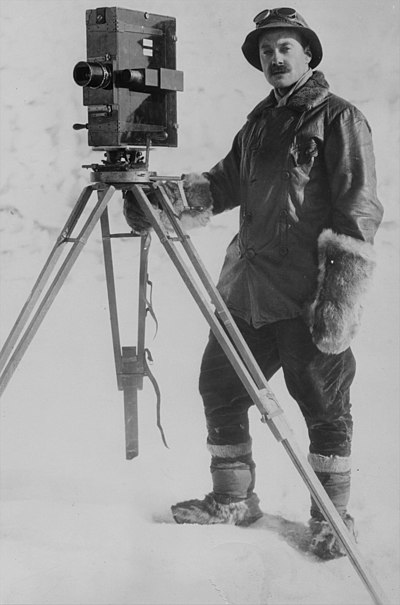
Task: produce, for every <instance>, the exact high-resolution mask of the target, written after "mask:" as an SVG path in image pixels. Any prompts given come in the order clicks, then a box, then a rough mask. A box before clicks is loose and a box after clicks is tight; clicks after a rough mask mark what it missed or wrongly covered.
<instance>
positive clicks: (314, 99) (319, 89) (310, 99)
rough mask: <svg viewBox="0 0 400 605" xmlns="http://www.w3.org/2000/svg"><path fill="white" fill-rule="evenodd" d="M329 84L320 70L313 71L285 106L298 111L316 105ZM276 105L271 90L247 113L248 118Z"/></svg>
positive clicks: (255, 116) (325, 93)
mask: <svg viewBox="0 0 400 605" xmlns="http://www.w3.org/2000/svg"><path fill="white" fill-rule="evenodd" d="M328 94H329V84H328V82H327V81H326V80H325V77H324V74H323V73H322V72H321V71H314V73H313V75H312V76H311V78H310V79H309V80H307V82H306V83H305V84H304V86H302V87H301V88H299V90H298V91H297V92H295V93H294V94H293V95H292V96H291V97H290V99H289V100H288V103H287V105H286V107H288V108H290V109H294V110H295V111H298V112H303V111H308V110H310V109H312V108H313V107H316V106H317V105H319V104H320V103H322V101H323V100H324V99H325V98H326V97H327V96H328ZM270 107H276V98H275V94H274V91H273V90H272V91H271V92H270V94H269V95H268V97H267V98H266V99H263V100H262V101H261V103H259V104H258V105H256V107H255V108H254V109H253V111H252V112H251V113H250V114H249V116H248V118H249V119H254V118H257V117H258V116H259V115H260V114H261V113H262V112H263V111H264V109H267V108H270Z"/></svg>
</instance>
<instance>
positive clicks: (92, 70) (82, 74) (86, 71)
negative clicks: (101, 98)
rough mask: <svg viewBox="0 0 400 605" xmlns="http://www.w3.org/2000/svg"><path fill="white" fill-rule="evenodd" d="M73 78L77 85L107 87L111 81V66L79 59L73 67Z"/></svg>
mask: <svg viewBox="0 0 400 605" xmlns="http://www.w3.org/2000/svg"><path fill="white" fill-rule="evenodd" d="M73 78H74V80H75V82H76V83H77V84H78V86H89V88H108V87H109V86H110V84H111V81H112V71H111V66H110V65H105V64H104V63H94V62H91V61H79V63H77V64H76V65H75V67H74V73H73Z"/></svg>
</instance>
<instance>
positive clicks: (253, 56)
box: [242, 8, 322, 71]
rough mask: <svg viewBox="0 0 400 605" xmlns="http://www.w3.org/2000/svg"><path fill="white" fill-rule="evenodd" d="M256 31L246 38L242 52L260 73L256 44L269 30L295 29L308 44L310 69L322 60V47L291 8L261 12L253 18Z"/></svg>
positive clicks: (313, 33)
mask: <svg viewBox="0 0 400 605" xmlns="http://www.w3.org/2000/svg"><path fill="white" fill-rule="evenodd" d="M254 23H255V24H256V29H254V30H253V31H251V32H250V33H249V34H248V36H247V37H246V39H245V41H244V43H243V46H242V51H243V54H244V56H245V57H246V59H247V60H248V62H249V63H250V64H251V65H252V66H253V67H255V68H256V69H259V70H260V71H262V67H261V62H260V55H259V49H258V43H259V39H260V36H262V34H264V33H265V32H266V31H267V30H269V29H276V28H285V29H295V30H296V31H298V32H299V34H300V35H301V36H302V38H304V40H305V41H306V42H307V43H308V44H309V46H310V50H311V54H312V58H311V61H310V67H312V68H314V67H316V66H317V65H318V64H319V63H320V62H321V59H322V46H321V42H320V41H319V38H318V36H317V34H316V33H315V32H313V30H312V29H310V28H309V27H308V25H307V23H306V21H305V20H304V19H303V17H302V16H301V15H300V14H299V13H298V12H297V11H296V10H295V9H293V8H271V9H266V10H263V11H261V13H259V14H258V15H256V16H255V17H254Z"/></svg>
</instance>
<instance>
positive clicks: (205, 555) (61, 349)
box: [0, 0, 400, 605]
mask: <svg viewBox="0 0 400 605" xmlns="http://www.w3.org/2000/svg"><path fill="white" fill-rule="evenodd" d="M104 4H106V5H110V6H113V5H114V2H111V3H110V2H105V3H104V2H103V5H104ZM121 6H125V7H126V8H134V9H138V10H148V11H151V12H158V13H161V14H171V15H174V16H176V17H177V21H178V36H179V40H178V68H179V69H182V70H184V72H185V92H184V93H180V94H179V123H180V131H179V132H180V143H179V148H178V149H175V150H154V151H153V152H152V162H153V164H152V169H153V170H157V171H158V173H159V174H180V173H182V172H185V171H191V170H196V171H199V170H204V169H207V168H209V167H210V166H212V165H213V164H214V163H215V162H216V161H218V160H219V159H220V158H221V157H223V155H224V154H225V153H226V152H227V150H228V149H229V147H230V144H231V141H232V138H233V135H234V134H235V132H236V131H237V130H238V128H239V127H240V126H241V124H242V123H243V121H244V119H245V116H246V114H247V113H248V112H249V110H250V109H251V108H252V107H253V106H254V105H255V104H256V103H257V102H258V101H259V100H260V99H261V98H262V97H263V96H265V94H266V92H267V91H268V89H267V88H266V83H265V81H264V80H263V78H262V76H261V74H259V73H257V72H256V70H253V69H251V68H250V67H249V66H248V65H247V64H246V62H245V61H244V59H243V57H242V56H241V51H240V46H241V43H242V41H243V39H244V36H245V35H246V34H247V32H248V31H249V29H250V28H251V27H252V16H253V15H254V14H256V13H257V12H259V11H260V10H262V9H263V8H265V5H264V2H262V1H261V0H250V1H235V2H233V1H232V0H231V1H227V0H226V1H225V0H214V1H210V0H202V2H197V1H190V0H186V1H185V0H170V1H166V0H164V1H161V0H160V1H156V0H154V1H150V0H143V2H142V3H140V2H137V3H135V4H132V3H130V2H127V3H125V5H124V4H123V3H121ZM296 6H297V8H298V9H299V10H300V11H301V12H302V13H303V14H304V15H305V16H306V18H307V19H308V21H309V22H310V24H311V25H312V26H314V27H315V28H316V30H317V31H318V33H319V34H320V37H321V40H322V44H323V46H324V49H325V57H324V60H323V63H322V65H321V69H322V70H323V71H324V72H325V74H326V77H327V79H328V81H329V82H330V84H331V86H332V89H333V90H334V91H335V92H336V93H337V94H339V95H341V96H344V97H346V98H348V99H350V100H352V101H353V102H354V103H355V104H356V105H357V106H358V107H359V108H360V109H361V110H362V111H363V112H364V113H365V114H366V115H367V117H368V119H369V121H370V123H371V126H372V129H373V133H374V142H375V149H376V158H377V171H378V176H379V194H380V197H381V199H382V202H383V204H384V206H385V211H386V213H385V220H384V223H383V225H382V227H381V229H380V231H379V233H378V236H377V240H376V249H377V254H378V269H377V272H376V278H375V283H374V288H373V290H372V291H371V294H370V296H369V299H368V304H367V305H366V309H365V314H364V322H363V327H362V330H361V332H360V334H359V336H358V337H357V339H356V341H355V342H354V347H353V348H354V352H355V354H356V357H357V360H358V374H357V378H356V381H355V384H354V388H353V395H352V399H353V404H354V418H355V435H354V473H353V492H352V499H351V511H352V513H353V514H354V516H355V517H356V521H357V525H358V530H359V548H360V550H361V552H362V553H363V554H364V556H365V558H366V560H367V561H368V563H369V565H370V567H371V569H372V570H373V572H374V574H375V576H376V577H377V578H378V579H379V582H380V583H381V585H382V586H383V588H384V589H385V591H386V593H387V595H388V597H389V599H390V602H391V603H393V604H396V603H398V602H399V601H400V594H399V573H398V570H399V515H398V511H399V501H398V496H399V444H398V441H399V439H398V435H399V417H398V408H399V405H398V404H399V383H398V374H399V372H398V368H399V322H398V320H399V317H398V309H399V288H398V286H399V254H398V250H399V248H398V227H399V216H398V199H399V185H398V173H399V170H398V149H399V147H398V138H397V137H398V116H399V112H398V110H399V106H398V98H399V77H398V68H399V61H398V17H399V5H398V2H391V1H389V0H384V1H378V0H375V1H374V0H363V1H358V0H357V1H356V0H336V2H334V3H333V2H331V1H329V2H328V1H326V2H325V1H321V0H319V1H316V0H299V1H298V2H297V5H296ZM93 7H94V6H90V5H88V3H87V2H86V0H85V1H83V0H52V1H50V0H49V1H44V0H31V1H26V0H14V1H11V0H10V1H6V0H1V1H0V10H1V14H0V17H1V19H0V23H1V28H2V31H1V68H2V69H1V71H0V74H1V101H2V105H1V114H0V120H1V124H0V128H1V164H2V168H1V189H0V193H1V200H0V216H1V227H2V231H1V256H0V262H1V277H2V280H1V295H0V296H1V306H2V314H1V324H0V332H1V334H0V335H1V340H2V341H4V339H5V338H6V336H7V335H8V333H9V331H10V329H11V327H12V325H13V323H14V321H15V319H16V317H17V315H18V312H19V310H20V309H21V307H22V305H23V303H24V302H25V300H26V298H27V296H28V295H29V292H30V290H31V288H32V286H33V283H34V281H35V279H36V277H37V275H38V273H39V271H40V269H41V268H42V266H43V264H44V262H45V260H46V258H47V256H48V254H49V252H50V249H51V247H52V246H53V244H54V241H55V238H56V237H57V235H58V234H59V232H60V230H61V227H62V226H63V224H64V222H65V221H66V219H67V217H68V215H69V213H70V211H71V208H72V207H73V204H74V203H75V201H76V199H77V197H78V195H79V193H80V191H81V190H82V188H83V187H84V186H85V185H86V184H87V182H88V173H87V171H85V170H83V169H82V168H81V165H82V164H85V163H90V162H93V161H95V162H96V161H100V159H101V158H100V157H99V153H98V152H93V151H91V150H90V149H89V148H88V147H87V144H86V136H85V134H84V133H82V132H78V133H77V132H74V131H72V128H71V126H72V124H73V123H74V122H85V121H86V111H85V109H84V108H83V105H82V97H81V94H82V93H81V91H80V90H79V89H78V87H76V86H75V85H74V84H73V82H72V77H71V73H72V68H73V66H74V65H75V63H76V62H77V61H78V60H81V59H84V58H85V25H84V23H85V22H84V11H85V9H86V8H93ZM110 211H111V215H112V223H113V229H115V230H122V229H125V226H124V222H123V219H122V217H121V199H120V197H119V196H116V197H115V198H114V199H113V201H112V203H111V204H110ZM236 228H237V214H236V213H235V212H232V213H227V214H225V215H223V216H220V217H217V218H216V219H214V220H213V221H212V224H211V226H209V227H207V228H206V229H204V230H200V231H197V232H194V233H193V235H192V240H193V242H194V244H195V246H196V247H197V249H198V251H199V253H200V255H201V257H202V258H203V260H204V262H205V264H206V266H207V267H208V269H209V271H210V273H211V274H212V276H213V278H216V277H217V275H218V273H219V269H220V266H221V263H222V260H223V256H224V251H225V249H226V246H227V244H228V243H229V241H230V239H231V237H232V236H233V234H234V233H235V230H236ZM114 254H115V269H116V279H117V287H118V295H119V297H118V302H119V310H120V321H121V332H122V340H123V343H122V344H123V345H134V344H135V340H136V296H137V292H136V283H137V264H138V242H136V241H133V242H132V240H124V241H122V242H117V243H116V245H115V246H114ZM150 277H151V279H152V281H153V283H154V306H155V309H156V312H157V316H158V320H159V332H158V334H157V337H156V338H155V339H154V340H153V326H152V325H151V321H149V324H148V342H147V344H148V346H149V347H150V349H151V351H152V354H153V357H154V360H155V363H154V365H153V370H154V373H155V374H156V376H157V379H158V381H159V384H160V387H161V391H162V397H163V409H162V415H163V423H164V428H165V431H166V434H167V438H168V442H169V445H170V449H168V450H167V449H165V448H164V447H163V445H162V443H161V440H160V437H159V433H158V430H157V428H156V426H155V398H154V393H153V391H152V388H151V386H150V384H149V383H146V385H145V388H144V390H143V391H142V392H141V393H140V449H141V451H140V456H139V458H138V459H136V460H133V461H130V462H127V461H125V459H124V427H123V404H122V394H121V393H119V392H118V391H117V388H116V381H115V374H114V368H113V357H112V347H111V338H110V329H109V319H108V307H107V300H106V288H105V280H104V268H103V262H102V252H101V238H100V232H99V228H96V230H95V232H94V233H93V235H92V238H91V239H90V240H89V242H88V244H87V246H86V248H85V251H84V253H83V254H82V255H81V257H80V258H79V260H78V262H77V264H76V266H75V267H74V269H73V271H72V273H71V275H70V276H69V278H68V279H67V282H66V284H65V285H64V287H63V289H62V290H61V292H60V294H59V296H58V298H57V299H56V301H55V303H54V305H53V307H52V308H51V310H50V311H49V313H48V314H47V316H46V318H45V321H44V323H43V325H42V326H41V328H40V330H39V332H38V334H37V335H36V337H35V339H34V341H33V342H32V344H31V345H30V347H29V349H28V351H27V353H26V355H25V357H24V359H23V361H22V362H21V364H20V366H19V368H18V370H17V372H16V374H15V375H14V377H13V379H12V381H11V382H10V384H9V386H8V388H7V391H6V393H5V395H4V397H3V401H2V407H1V475H0V479H1V494H2V508H1V519H0V520H1V532H2V542H1V571H0V600H1V603H2V604H7V605H9V604H10V605H11V604H21V605H22V604H37V605H45V604H52V605H64V604H65V605H70V604H71V605H72V604H77V605H78V604H79V605H97V604H109V605H123V604H129V605H139V604H180V603H182V604H183V603H185V604H220V603H222V604H223V603H225V604H269V605H303V604H304V605H317V604H318V605H323V604H326V605H328V604H329V605H345V604H346V605H363V604H367V603H370V602H371V600H370V597H369V595H368V593H367V591H366V589H365V587H364V586H363V584H362V583H361V581H360V579H359V578H358V577H357V575H356V573H355V571H354V569H353V568H352V566H351V565H350V562H349V561H348V560H347V559H341V560H338V561H334V562H330V563H320V562H316V561H315V560H314V559H313V558H312V557H310V556H309V555H307V554H306V553H304V552H303V551H302V550H301V547H300V545H301V539H302V536H303V535H304V528H305V523H306V521H307V519H308V505H309V496H308V494H307V490H306V488H305V487H304V485H303V483H302V481H301V479H300V477H299V476H298V474H297V472H296V471H295V469H294V468H293V466H292V464H291V463H290V461H289V459H288V457H287V456H286V454H285V452H284V450H283V449H282V447H281V446H280V445H279V444H278V443H277V442H276V441H275V440H274V438H273V437H272V435H271V434H270V432H269V431H268V429H266V428H265V426H263V425H262V424H261V423H260V422H259V418H258V413H257V412H256V411H252V415H251V421H252V433H253V440H254V452H255V458H256V461H257V472H258V484H257V492H258V494H259V496H260V498H261V501H262V508H263V510H264V511H265V516H264V517H263V518H262V519H261V520H260V521H258V522H257V523H256V524H255V525H254V526H252V527H250V528H248V529H243V528H236V527H226V526H224V527H218V526H212V527H200V526H178V525H176V524H174V523H173V521H172V518H171V515H170V511H169V507H170V505H171V504H172V503H174V502H177V501H179V500H181V499H185V498H192V497H202V496H203V495H204V494H205V493H207V492H208V491H209V489H210V481H209V470H208V466H209V457H208V454H207V452H206V448H205V428H204V421H203V415H202V405H201V400H200V398H199V395H198V393H197V379H198V368H199V363H200V358H201V354H202V350H203V348H204V345H205V342H206V339H207V333H208V326H207V324H206V322H205V320H204V319H203V317H202V316H201V314H200V312H199V311H198V309H197V307H196V305H195V304H194V302H193V301H192V300H191V298H190V295H189V294H188V292H187V290H186V289H185V287H184V286H183V285H182V283H181V280H180V278H179V277H178V275H177V273H176V270H175V268H174V267H173V266H172V265H171V263H170V262H169V261H168V260H167V257H166V254H165V252H164V250H163V249H162V247H161V245H160V244H159V243H158V242H157V241H156V239H155V238H154V243H153V245H152V250H151V258H150ZM271 386H272V388H273V390H274V391H275V393H276V394H277V396H278V398H279V400H280V401H281V404H282V406H283V407H284V409H285V412H286V416H287V419H288V421H289V423H290V424H291V426H292V427H293V430H294V433H295V437H296V440H297V441H298V442H299V443H300V445H301V447H302V448H303V449H304V452H306V450H307V439H306V434H305V430H304V425H303V422H302V419H301V417H300V415H299V412H298V410H297V407H296V404H295V403H294V402H293V401H292V400H291V399H290V397H289V396H288V394H287V392H286V389H285V387H284V384H283V382H282V378H281V376H276V377H274V379H273V380H272V381H271Z"/></svg>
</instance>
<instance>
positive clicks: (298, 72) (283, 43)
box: [259, 29, 311, 88]
mask: <svg viewBox="0 0 400 605" xmlns="http://www.w3.org/2000/svg"><path fill="white" fill-rule="evenodd" d="M259 49H260V61H261V66H262V69H263V72H264V75H265V77H266V79H267V80H268V82H269V84H271V86H273V87H274V88H287V87H289V86H292V85H293V84H295V83H296V82H297V80H298V79H299V78H301V76H302V75H303V74H304V73H305V72H306V71H307V69H308V64H309V62H310V61H311V53H310V51H309V50H308V48H307V49H304V47H303V45H302V43H301V38H300V36H299V34H298V33H297V32H295V31H291V30H290V29H276V30H271V31H267V32H266V33H265V34H263V35H262V36H261V37H260V40H259Z"/></svg>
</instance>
